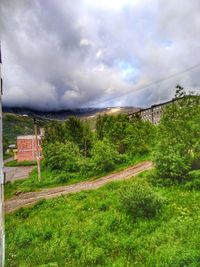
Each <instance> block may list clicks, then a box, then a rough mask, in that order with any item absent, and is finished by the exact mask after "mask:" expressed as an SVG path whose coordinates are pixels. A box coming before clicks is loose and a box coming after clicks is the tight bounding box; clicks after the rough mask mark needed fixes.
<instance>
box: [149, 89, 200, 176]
mask: <svg viewBox="0 0 200 267" xmlns="http://www.w3.org/2000/svg"><path fill="white" fill-rule="evenodd" d="M175 98H176V99H177V101H174V102H173V103H172V104H170V105H168V106H167V107H166V108H165V111H164V114H163V116H162V119H161V123H160V124H159V127H158V135H157V136H158V142H157V145H156V147H155V152H154V162H155V165H156V169H157V174H158V175H159V176H160V177H162V178H170V179H171V178H172V179H176V180H177V179H178V180H182V179H185V178H186V179H187V178H188V177H189V172H190V171H191V170H194V169H200V97H199V96H198V95H195V94H193V93H190V94H189V95H186V92H185V91H184V89H183V88H182V87H180V86H177V90H176V94H175ZM199 177H200V175H199ZM199 177H198V178H199Z"/></svg>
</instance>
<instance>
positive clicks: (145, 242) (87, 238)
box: [6, 174, 200, 267]
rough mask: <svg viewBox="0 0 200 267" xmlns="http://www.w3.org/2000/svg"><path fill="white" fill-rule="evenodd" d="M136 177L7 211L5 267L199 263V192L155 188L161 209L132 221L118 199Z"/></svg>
mask: <svg viewBox="0 0 200 267" xmlns="http://www.w3.org/2000/svg"><path fill="white" fill-rule="evenodd" d="M142 176H143V177H144V174H143V175H140V178H138V179H144V178H143V177H142ZM134 180H135V179H132V180H129V181H126V182H113V183H110V184H108V185H107V186H105V187H103V188H101V189H98V190H96V191H90V192H82V193H78V194H74V195H71V196H68V197H59V198H57V199H52V200H48V201H41V202H40V203H38V204H37V205H36V206H34V207H33V208H28V209H21V210H20V211H18V212H16V213H14V214H10V215H8V216H7V217H6V247H7V250H6V251H7V257H6V258H7V264H6V266H21V267H23V266H26V267H27V266H40V265H41V266H44V265H42V264H47V265H45V266H61V267H64V266H73V267H74V266H84V267H85V266H109V267H110V266H115V267H122V266H123V267H124V266H131V267H132V266H137V267H140V266H148V267H151V266H152V267H154V266H158V267H160V266H165V267H167V266H173V267H176V266H177V267H178V266H191V267H192V266H193V267H194V266H199V263H200V252H199V251H200V247H199V246H198V244H199V239H200V236H199V233H200V223H199V220H198V219H199V216H200V204H199V200H200V192H197V191H189V190H186V189H183V188H181V187H180V186H174V187H168V188H167V187H165V188H155V189H154V190H156V191H158V192H159V194H160V195H162V196H163V197H164V198H165V199H166V204H165V207H164V209H163V211H162V213H161V214H160V215H159V216H158V217H156V218H154V219H151V220H138V221H136V222H135V223H134V222H133V221H132V219H131V218H130V217H129V216H128V215H127V214H126V213H125V211H124V210H123V207H121V204H120V202H119V196H120V193H122V189H123V188H124V186H126V187H129V186H130V184H131V183H134ZM48 263H54V265H53V264H52V265H50V264H48Z"/></svg>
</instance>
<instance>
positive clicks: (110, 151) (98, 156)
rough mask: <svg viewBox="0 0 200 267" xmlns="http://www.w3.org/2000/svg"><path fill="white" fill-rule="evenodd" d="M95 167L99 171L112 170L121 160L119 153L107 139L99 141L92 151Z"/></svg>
mask: <svg viewBox="0 0 200 267" xmlns="http://www.w3.org/2000/svg"><path fill="white" fill-rule="evenodd" d="M91 154H92V162H93V169H94V171H96V172H97V173H101V172H106V171H111V170H113V169H114V167H115V164H116V162H118V160H119V154H118V153H117V151H116V150H115V147H114V145H113V144H111V143H110V142H109V141H108V140H107V139H104V140H103V141H97V142H96V143H95V144H94V146H93V148H92V151H91Z"/></svg>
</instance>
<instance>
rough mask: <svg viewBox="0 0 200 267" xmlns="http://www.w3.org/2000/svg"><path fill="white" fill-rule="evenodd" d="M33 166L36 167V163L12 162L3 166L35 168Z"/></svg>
mask: <svg viewBox="0 0 200 267" xmlns="http://www.w3.org/2000/svg"><path fill="white" fill-rule="evenodd" d="M35 165H37V162H36V161H23V162H18V161H17V160H12V161H9V162H7V163H5V164H4V166H5V167H20V166H35Z"/></svg>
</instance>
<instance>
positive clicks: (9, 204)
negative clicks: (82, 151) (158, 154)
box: [5, 161, 153, 213]
mask: <svg viewBox="0 0 200 267" xmlns="http://www.w3.org/2000/svg"><path fill="white" fill-rule="evenodd" d="M152 166H153V165H152V162H151V161H145V162H142V163H140V164H137V165H135V166H132V167H129V168H127V169H125V170H123V171H120V172H117V173H114V174H110V175H106V176H104V177H102V178H100V179H98V180H93V181H85V182H80V183H77V184H73V185H67V186H60V187H55V188H49V189H44V190H41V191H39V192H30V193H23V194H20V195H18V196H16V197H14V198H12V199H10V200H7V201H6V202H5V210H6V212H7V213H9V212H13V211H15V210H17V209H19V208H21V207H26V206H29V205H33V204H35V203H36V202H37V201H39V200H41V199H49V198H54V197H58V196H61V195H67V194H70V193H77V192H80V191H83V190H92V189H97V188H99V187H101V186H103V185H105V184H107V183H108V182H110V181H119V180H126V179H129V178H131V177H133V176H136V175H137V174H139V173H141V172H143V171H145V170H149V169H151V168H152Z"/></svg>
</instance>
